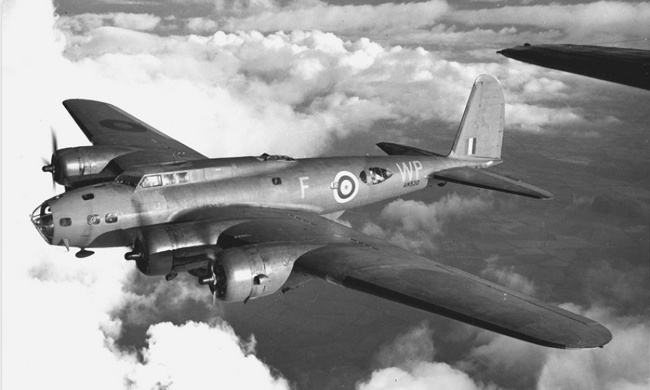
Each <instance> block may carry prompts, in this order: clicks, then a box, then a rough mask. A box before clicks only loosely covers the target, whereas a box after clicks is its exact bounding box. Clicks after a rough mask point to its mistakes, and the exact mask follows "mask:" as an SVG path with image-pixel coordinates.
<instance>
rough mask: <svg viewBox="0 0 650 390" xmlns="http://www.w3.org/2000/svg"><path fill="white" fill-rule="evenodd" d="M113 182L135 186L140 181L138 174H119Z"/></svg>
mask: <svg viewBox="0 0 650 390" xmlns="http://www.w3.org/2000/svg"><path fill="white" fill-rule="evenodd" d="M115 182H116V183H118V184H125V185H127V186H131V187H135V186H137V185H138V183H139V182H140V177H138V176H129V175H120V176H118V177H117V178H116V179H115Z"/></svg>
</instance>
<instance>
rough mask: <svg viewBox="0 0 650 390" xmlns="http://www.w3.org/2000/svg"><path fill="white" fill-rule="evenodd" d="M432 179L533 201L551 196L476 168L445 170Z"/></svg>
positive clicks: (522, 183) (533, 187) (528, 185)
mask: <svg viewBox="0 0 650 390" xmlns="http://www.w3.org/2000/svg"><path fill="white" fill-rule="evenodd" d="M433 177H434V178H435V179H437V180H442V181H448V182H452V183H458V184H465V185H468V186H473V187H479V188H486V189H489V190H494V191H501V192H507V193H509V194H515V195H521V196H527V197H529V198H535V199H552V198H553V195H552V194H551V193H550V192H548V191H545V190H543V189H541V188H538V187H535V186H533V185H530V184H527V183H524V182H522V181H519V180H516V179H511V178H509V177H505V176H503V175H499V174H498V173H494V172H490V171H486V170H479V169H476V168H469V167H461V168H452V169H446V170H444V171H440V172H436V173H434V174H433Z"/></svg>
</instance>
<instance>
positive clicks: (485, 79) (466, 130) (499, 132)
mask: <svg viewBox="0 0 650 390" xmlns="http://www.w3.org/2000/svg"><path fill="white" fill-rule="evenodd" d="M504 106H505V101H504V98H503V90H502V89H501V85H500V84H499V82H498V81H497V79H495V78H494V77H492V76H489V75H481V76H479V77H478V78H477V79H476V81H475V82H474V86H473V87H472V92H470V95H469V99H468V100H467V106H466V107H465V113H463V119H462V120H461V122H460V127H459V128H458V133H457V134H456V139H455V140H454V145H453V147H452V148H451V152H450V153H449V157H457V158H463V157H487V158H501V144H502V141H503V126H504V116H505V113H504Z"/></svg>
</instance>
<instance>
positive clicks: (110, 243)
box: [33, 155, 498, 248]
mask: <svg viewBox="0 0 650 390" xmlns="http://www.w3.org/2000/svg"><path fill="white" fill-rule="evenodd" d="M497 162H498V161H497V160H494V159H492V160H490V159H480V158H477V159H476V161H475V163H474V165H476V166H488V165H491V164H495V163H497ZM467 165H468V161H467V160H466V159H463V160H454V159H450V158H440V157H435V156H385V157H384V156H377V157H371V156H368V157H329V158H310V159H301V160H294V159H291V158H286V157H284V156H267V155H263V156H260V157H242V158H226V159H211V160H201V161H190V162H185V163H181V164H178V163H176V164H169V165H154V166H140V167H137V168H134V169H131V170H129V171H126V172H124V173H123V174H122V175H120V176H118V178H117V179H116V180H115V181H113V182H108V183H101V184H96V185H92V186H87V187H82V188H78V189H74V190H70V191H68V192H66V193H64V194H60V195H58V196H56V197H54V198H52V199H50V200H48V201H46V202H45V203H43V205H42V206H40V207H39V208H37V210H35V212H34V216H35V217H36V216H37V215H38V216H39V217H40V216H41V215H43V210H45V208H48V207H49V210H48V213H51V218H48V221H47V229H39V230H40V231H41V234H42V235H43V236H44V238H45V239H46V241H48V242H50V243H51V244H53V245H64V246H68V247H69V246H72V247H80V248H93V247H119V246H129V245H132V244H133V241H134V237H135V236H136V235H137V234H138V229H142V228H146V227H149V226H152V225H159V224H167V223H171V222H174V223H178V222H181V221H183V219H184V217H185V216H186V215H188V214H192V215H193V218H194V220H196V219H197V213H198V219H200V210H202V209H206V208H210V209H212V210H214V209H215V208H219V207H225V206H233V205H237V206H251V207H266V208H277V209H285V210H300V211H308V212H311V213H316V214H329V213H335V212H340V211H343V210H347V209H349V208H353V207H358V206H363V205H366V204H370V203H374V202H377V201H381V200H385V199H390V198H394V197H399V196H401V195H405V194H408V193H411V192H414V191H417V190H420V189H423V188H425V187H427V185H428V184H429V178H428V177H429V176H430V175H431V174H432V173H434V172H436V171H440V170H444V169H449V168H454V167H456V166H467ZM33 218H34V217H33ZM43 225H45V223H43ZM37 227H38V225H37ZM48 229H49V230H48ZM44 230H46V231H44ZM215 233H219V232H215ZM215 236H218V234H216V235H214V236H213V237H215Z"/></svg>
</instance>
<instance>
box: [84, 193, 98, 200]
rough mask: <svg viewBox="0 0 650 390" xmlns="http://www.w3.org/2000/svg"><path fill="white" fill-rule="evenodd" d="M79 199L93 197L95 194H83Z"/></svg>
mask: <svg viewBox="0 0 650 390" xmlns="http://www.w3.org/2000/svg"><path fill="white" fill-rule="evenodd" d="M81 199H83V200H91V199H95V195H94V194H83V195H81Z"/></svg>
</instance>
